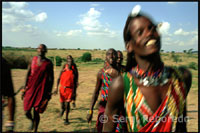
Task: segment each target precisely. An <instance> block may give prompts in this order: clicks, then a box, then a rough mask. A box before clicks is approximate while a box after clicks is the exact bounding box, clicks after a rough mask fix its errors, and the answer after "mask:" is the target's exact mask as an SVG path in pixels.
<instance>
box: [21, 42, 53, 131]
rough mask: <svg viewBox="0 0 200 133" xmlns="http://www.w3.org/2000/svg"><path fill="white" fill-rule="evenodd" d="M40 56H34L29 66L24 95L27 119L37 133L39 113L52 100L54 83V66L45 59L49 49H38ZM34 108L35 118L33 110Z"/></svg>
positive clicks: (40, 47)
mask: <svg viewBox="0 0 200 133" xmlns="http://www.w3.org/2000/svg"><path fill="white" fill-rule="evenodd" d="M37 52H38V56H34V57H33V58H32V60H31V63H30V65H29V66H28V73H27V77H26V82H25V89H24V92H23V94H22V98H23V99H24V111H25V112H26V117H27V118H28V119H30V120H31V126H30V129H31V130H33V129H34V132H37V129H38V125H39V122H40V115H39V113H43V112H44V111H45V109H46V107H47V104H48V101H49V100H50V98H51V91H52V86H53V82H54V73H53V64H52V62H51V61H50V60H49V59H47V58H46V57H45V54H46V52H47V47H46V45H44V44H40V45H39V47H38V48H37ZM32 108H34V117H32V114H31V109H32Z"/></svg>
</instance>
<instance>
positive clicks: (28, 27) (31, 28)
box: [11, 24, 37, 32]
mask: <svg viewBox="0 0 200 133" xmlns="http://www.w3.org/2000/svg"><path fill="white" fill-rule="evenodd" d="M36 29H37V27H34V26H32V25H30V24H27V25H16V26H15V27H13V28H12V29H11V31H12V32H19V31H23V32H34V30H36Z"/></svg>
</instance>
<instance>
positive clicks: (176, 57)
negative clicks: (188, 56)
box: [172, 54, 182, 63]
mask: <svg viewBox="0 0 200 133" xmlns="http://www.w3.org/2000/svg"><path fill="white" fill-rule="evenodd" d="M172 59H173V61H174V62H176V63H177V62H181V61H182V60H181V59H180V56H179V55H175V54H172Z"/></svg>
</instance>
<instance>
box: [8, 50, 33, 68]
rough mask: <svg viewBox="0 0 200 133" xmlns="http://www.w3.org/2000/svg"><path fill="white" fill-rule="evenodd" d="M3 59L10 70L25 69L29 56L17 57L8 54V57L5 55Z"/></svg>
mask: <svg viewBox="0 0 200 133" xmlns="http://www.w3.org/2000/svg"><path fill="white" fill-rule="evenodd" d="M4 58H5V59H6V60H7V62H8V64H9V65H10V67H11V68H20V69H27V67H28V63H29V61H30V59H31V56H24V55H21V56H17V55H15V54H12V53H10V54H8V55H5V56H4Z"/></svg>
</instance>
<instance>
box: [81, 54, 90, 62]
mask: <svg viewBox="0 0 200 133" xmlns="http://www.w3.org/2000/svg"><path fill="white" fill-rule="evenodd" d="M91 60H92V55H91V53H89V52H85V53H83V56H82V57H81V61H83V62H87V61H91Z"/></svg>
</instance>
